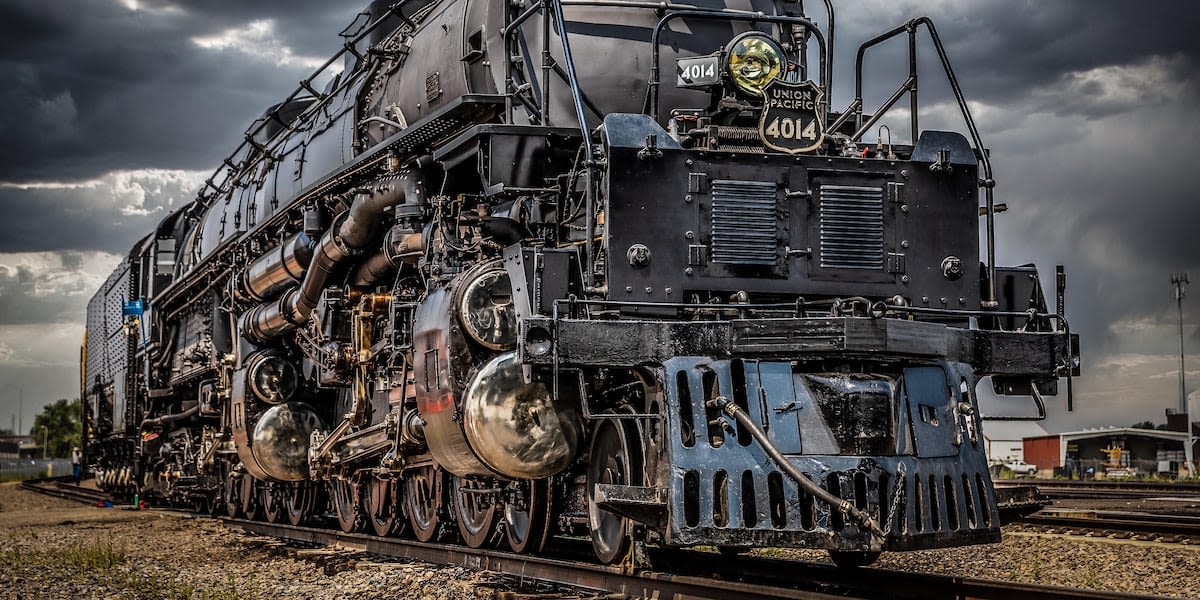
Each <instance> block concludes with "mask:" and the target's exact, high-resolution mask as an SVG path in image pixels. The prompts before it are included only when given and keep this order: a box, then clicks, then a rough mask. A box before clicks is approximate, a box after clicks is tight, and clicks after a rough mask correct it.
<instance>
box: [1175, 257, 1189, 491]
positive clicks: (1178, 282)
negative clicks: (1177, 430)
mask: <svg viewBox="0 0 1200 600" xmlns="http://www.w3.org/2000/svg"><path fill="white" fill-rule="evenodd" d="M1171 284H1172V285H1174V286H1175V304H1176V305H1177V306H1178V307H1179V410H1180V412H1182V413H1183V417H1184V421H1185V423H1186V425H1185V427H1186V428H1187V429H1186V431H1187V434H1188V436H1187V445H1186V447H1184V454H1185V457H1186V459H1187V468H1188V475H1189V476H1190V475H1192V474H1193V471H1192V413H1191V411H1189V410H1188V401H1187V386H1186V385H1185V375H1184V361H1183V295H1184V292H1185V290H1184V287H1185V286H1186V285H1187V284H1188V276H1187V273H1171Z"/></svg>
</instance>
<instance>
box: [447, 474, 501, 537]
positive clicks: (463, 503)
mask: <svg viewBox="0 0 1200 600" xmlns="http://www.w3.org/2000/svg"><path fill="white" fill-rule="evenodd" d="M490 486H491V482H486V481H479V480H475V479H463V478H462V477H455V478H454V516H455V520H457V521H458V532H459V533H460V534H462V538H463V541H464V542H466V544H467V545H468V546H470V547H472V548H480V547H482V546H483V545H484V544H486V543H487V542H488V539H489V538H491V537H492V534H493V533H494V532H495V531H496V522H497V518H496V517H497V510H496V503H495V501H494V499H493V496H492V495H491V494H490V493H486V492H485V493H478V492H477V491H476V490H485V489H487V488H488V487H490Z"/></svg>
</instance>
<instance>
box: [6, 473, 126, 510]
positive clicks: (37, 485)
mask: <svg viewBox="0 0 1200 600" xmlns="http://www.w3.org/2000/svg"><path fill="white" fill-rule="evenodd" d="M70 481H71V477H70V476H69V475H68V476H65V477H45V478H42V479H27V480H25V481H22V482H21V488H22V489H26V490H29V491H31V492H37V493H39V494H45V495H47V496H55V497H58V498H63V499H66V500H74V501H76V502H84V503H87V504H96V503H97V502H103V501H105V500H108V499H109V496H108V494H106V493H104V492H102V491H100V490H97V489H92V488H85V487H81V486H78V485H75V484H73V483H69V482H70Z"/></svg>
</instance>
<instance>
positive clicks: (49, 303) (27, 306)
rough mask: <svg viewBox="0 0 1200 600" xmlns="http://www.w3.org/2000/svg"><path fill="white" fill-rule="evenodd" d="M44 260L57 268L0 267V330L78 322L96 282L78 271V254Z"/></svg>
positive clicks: (82, 264) (66, 254)
mask: <svg viewBox="0 0 1200 600" xmlns="http://www.w3.org/2000/svg"><path fill="white" fill-rule="evenodd" d="M47 258H49V259H51V260H50V261H48V262H57V264H52V265H46V264H42V265H33V264H29V263H27V262H26V263H18V264H15V265H4V264H0V326H4V325H17V324H25V323H71V322H74V321H76V320H78V318H79V313H80V312H81V311H83V310H84V308H85V307H86V306H87V299H88V298H90V297H91V295H92V292H93V291H94V290H92V289H91V288H92V286H93V285H95V284H96V283H97V282H96V279H95V278H94V277H88V276H86V274H85V273H84V272H83V271H82V270H81V269H82V268H83V266H84V260H83V257H82V256H81V255H79V254H78V253H74V252H65V253H61V254H59V255H57V256H50V257H47ZM55 259H56V260H55Z"/></svg>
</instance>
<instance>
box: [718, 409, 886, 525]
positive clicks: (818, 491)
mask: <svg viewBox="0 0 1200 600" xmlns="http://www.w3.org/2000/svg"><path fill="white" fill-rule="evenodd" d="M708 404H710V405H712V406H716V408H718V409H720V410H721V412H723V413H725V414H726V415H729V416H730V417H732V418H733V420H735V421H737V422H738V424H739V425H741V426H742V427H745V428H746V430H747V431H749V432H750V435H751V437H753V438H754V439H755V440H757V441H758V443H759V445H761V446H762V447H763V450H766V452H767V457H769V458H770V459H771V461H772V462H774V463H775V464H776V465H778V466H779V468H780V469H782V470H783V472H784V473H787V475H788V477H791V478H792V479H794V480H795V481H796V483H798V484H799V485H800V487H801V488H803V489H804V491H806V492H808V493H810V494H812V495H813V497H815V498H816V499H818V500H820V501H821V502H824V503H825V504H828V505H829V506H832V507H834V508H836V509H837V510H838V511H839V512H841V513H844V514H846V515H847V516H849V517H850V519H851V520H853V521H854V522H855V523H858V524H859V525H861V526H862V528H863V529H866V530H868V531H870V532H871V533H873V534H875V535H877V536H879V537H884V533H883V531H881V530H880V529H879V525H878V524H876V523H875V521H874V519H872V518H871V516H870V515H868V514H867V513H866V512H864V511H861V510H859V509H857V508H855V507H854V505H853V504H852V503H850V501H849V500H845V499H842V498H839V497H837V496H834V495H833V494H831V493H829V492H828V491H827V490H825V488H822V487H821V486H819V485H817V484H816V482H814V481H813V480H811V479H809V478H807V477H805V476H804V474H802V473H801V472H800V471H799V470H798V469H796V467H794V466H792V464H791V463H789V462H788V461H787V459H786V458H784V456H783V453H782V452H780V451H779V448H776V447H775V444H772V443H771V440H769V439H767V434H766V433H765V432H764V431H763V430H762V428H761V427H759V426H758V424H757V423H755V422H754V421H752V420H751V419H750V415H747V414H746V411H744V410H742V409H741V408H740V407H739V406H738V405H737V404H735V403H734V402H733V401H732V400H730V399H729V398H726V397H725V396H717V397H716V398H715V399H713V400H709V401H708Z"/></svg>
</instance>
